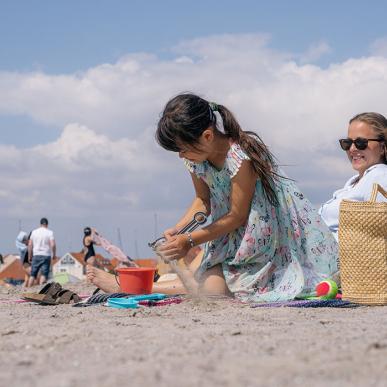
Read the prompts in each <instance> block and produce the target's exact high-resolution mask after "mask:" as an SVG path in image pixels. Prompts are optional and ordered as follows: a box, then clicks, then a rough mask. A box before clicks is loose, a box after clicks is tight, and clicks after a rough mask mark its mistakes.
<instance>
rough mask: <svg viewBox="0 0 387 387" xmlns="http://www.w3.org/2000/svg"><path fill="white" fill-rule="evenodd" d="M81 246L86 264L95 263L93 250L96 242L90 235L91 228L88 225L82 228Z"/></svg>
mask: <svg viewBox="0 0 387 387" xmlns="http://www.w3.org/2000/svg"><path fill="white" fill-rule="evenodd" d="M83 234H84V236H83V246H84V252H85V257H84V260H85V263H87V264H88V265H92V266H94V265H95V250H94V244H96V243H95V242H94V240H93V237H92V235H91V234H92V230H91V228H90V227H85V228H84V230H83Z"/></svg>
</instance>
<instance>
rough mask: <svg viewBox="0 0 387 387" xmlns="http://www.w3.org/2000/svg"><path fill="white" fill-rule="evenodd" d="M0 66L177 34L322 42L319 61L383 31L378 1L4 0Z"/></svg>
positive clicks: (76, 58) (63, 59)
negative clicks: (326, 47)
mask: <svg viewBox="0 0 387 387" xmlns="http://www.w3.org/2000/svg"><path fill="white" fill-rule="evenodd" d="M0 7H1V14H0V45H1V48H2V50H1V54H0V55H1V56H0V58H1V60H0V69H3V70H10V71H15V70H19V71H29V70H34V69H41V70H43V71H45V72H48V73H68V72H74V71H77V70H84V69H86V68H89V67H92V66H95V65H97V64H100V63H104V62H114V61H116V60H117V59H118V58H120V57H121V56H123V55H125V54H127V53H131V52H140V51H145V52H155V53H158V54H160V55H167V54H168V51H169V49H170V47H171V46H173V45H175V44H176V43H177V42H178V41H180V40H183V39H191V38H196V37H200V36H207V35H212V34H223V33H246V32H247V33H254V32H264V33H268V34H270V35H271V37H272V40H271V46H272V47H273V48H277V49H280V50H285V51H292V52H297V51H298V52H301V51H304V50H306V49H307V48H308V46H309V45H310V44H311V43H312V42H315V41H320V40H325V41H327V42H329V44H330V45H331V46H332V52H331V54H330V55H329V57H327V58H325V60H324V62H325V63H327V62H328V61H329V62H335V61H341V60H343V59H346V58H348V57H359V56H363V55H366V54H368V53H369V45H370V44H371V43H372V42H373V41H374V40H375V39H377V38H379V37H380V36H384V35H385V34H386V23H385V12H386V4H385V2H384V1H382V0H379V1H377V0H376V1H372V2H366V1H362V2H360V1H358V2H354V1H350V0H342V1H337V0H336V1H334V0H330V1H329V0H328V1H320V2H317V1H306V0H304V1H298V0H294V1H276V0H272V1H253V0H252V1H246V0H241V1H238V2H236V1H230V0H223V1H214V0H196V1H175V0H165V1H156V0H155V1H149V0H139V1H134V0H130V1H125V0H121V1H117V0H111V1H100V0H94V1H90V0H83V1H75V0H69V1H50V0H46V1H45V0H38V1H37V0H30V1H28V0H25V1H20V0H12V1H7V0H3V1H2V2H1V5H0Z"/></svg>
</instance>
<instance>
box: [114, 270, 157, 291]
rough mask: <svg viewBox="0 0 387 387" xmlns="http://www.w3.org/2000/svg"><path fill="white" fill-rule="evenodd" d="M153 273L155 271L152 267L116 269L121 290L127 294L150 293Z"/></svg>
mask: <svg viewBox="0 0 387 387" xmlns="http://www.w3.org/2000/svg"><path fill="white" fill-rule="evenodd" d="M155 271H156V269H155V268H153V267H124V268H121V269H117V272H118V278H119V284H120V288H121V290H122V291H123V292H125V293H129V294H149V293H152V287H153V278H154V275H155Z"/></svg>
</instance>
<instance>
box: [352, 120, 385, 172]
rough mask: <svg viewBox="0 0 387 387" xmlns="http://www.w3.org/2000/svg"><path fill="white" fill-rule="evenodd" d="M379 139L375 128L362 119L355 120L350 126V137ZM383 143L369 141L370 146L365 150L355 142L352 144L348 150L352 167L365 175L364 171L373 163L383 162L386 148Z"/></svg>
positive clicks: (353, 138)
mask: <svg viewBox="0 0 387 387" xmlns="http://www.w3.org/2000/svg"><path fill="white" fill-rule="evenodd" d="M359 137H360V138H367V139H377V138H378V136H377V134H376V133H375V130H374V129H373V128H372V126H370V125H369V124H367V123H366V122H362V121H353V122H352V123H351V124H350V125H349V128H348V138H350V139H352V140H355V139H357V138H359ZM383 146H384V145H383V143H381V142H376V141H368V146H367V148H366V149H364V150H360V149H357V148H356V146H355V144H352V145H351V147H350V148H349V150H347V156H348V159H349V161H350V162H351V164H352V168H353V169H354V170H356V171H358V172H359V175H360V176H363V174H364V172H365V171H366V170H367V169H368V168H369V167H371V166H372V165H375V164H379V163H382V162H383V157H384V149H383Z"/></svg>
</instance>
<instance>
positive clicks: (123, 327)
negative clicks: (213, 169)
mask: <svg viewBox="0 0 387 387" xmlns="http://www.w3.org/2000/svg"><path fill="white" fill-rule="evenodd" d="M68 288H71V289H72V290H74V291H77V292H78V293H80V294H90V293H91V292H92V290H93V289H94V288H93V287H92V286H89V285H72V286H68ZM19 295H20V288H16V287H15V288H8V289H7V288H0V301H1V307H0V340H1V341H0V342H1V346H0V357H1V365H0V368H1V373H0V385H2V386H7V385H13V386H47V387H48V386H50V387H51V386H53V385H55V386H58V387H62V386H63V387H64V386H86V385H89V386H118V385H131V386H149V385H158V386H203V385H205V386H242V385H243V386H281V385H291V386H326V385H329V386H375V387H376V386H380V387H382V386H386V380H387V329H386V321H387V308H386V307H359V308H351V309H341V308H318V309H316V308H313V309H312V308H308V309H303V308H255V309H253V308H251V307H250V306H248V305H243V304H240V303H237V302H235V301H232V300H224V299H206V300H200V301H199V300H193V299H187V300H185V301H184V302H182V303H181V304H178V305H168V306H162V307H152V308H145V307H144V308H141V309H136V310H134V309H112V308H108V307H104V306H102V305H98V306H91V307H87V308H74V307H71V306H70V305H58V306H41V305H37V304H31V303H17V302H15V301H16V300H17V299H19Z"/></svg>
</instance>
